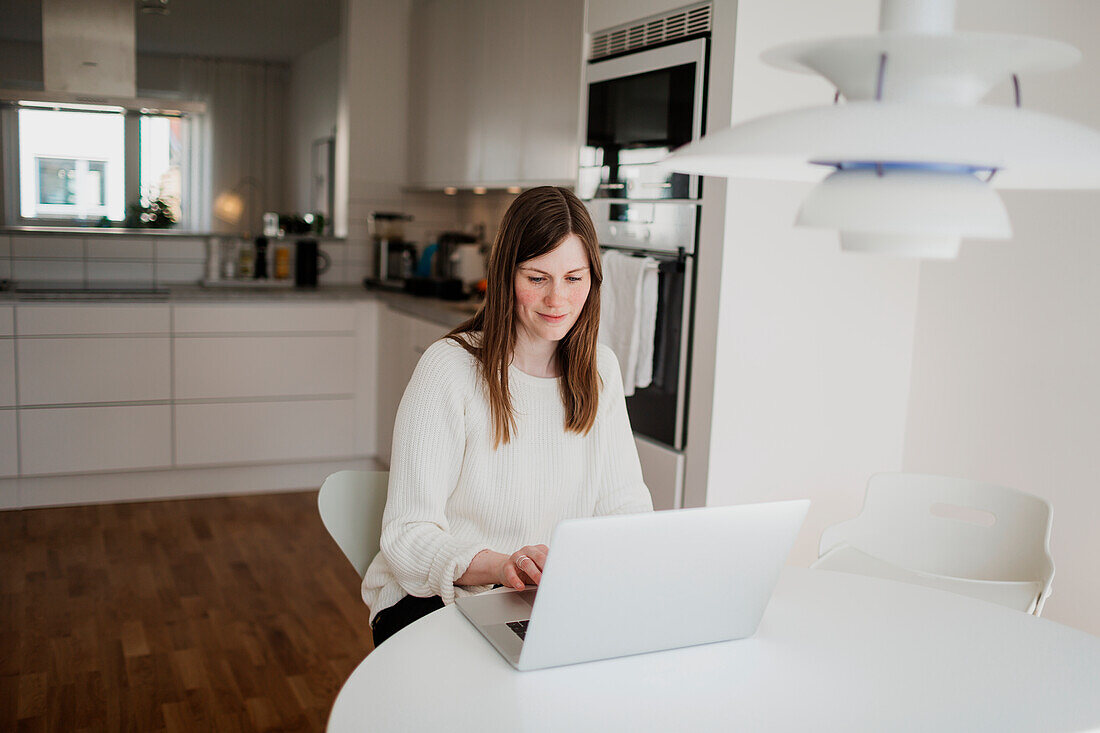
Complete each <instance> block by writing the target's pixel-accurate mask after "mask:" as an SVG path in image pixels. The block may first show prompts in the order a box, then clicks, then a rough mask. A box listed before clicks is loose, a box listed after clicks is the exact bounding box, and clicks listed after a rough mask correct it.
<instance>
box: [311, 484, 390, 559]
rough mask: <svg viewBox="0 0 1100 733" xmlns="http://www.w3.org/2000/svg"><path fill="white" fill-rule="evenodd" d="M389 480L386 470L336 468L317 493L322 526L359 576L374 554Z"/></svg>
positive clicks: (380, 528) (380, 532) (376, 548)
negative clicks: (339, 469) (340, 469)
mask: <svg viewBox="0 0 1100 733" xmlns="http://www.w3.org/2000/svg"><path fill="white" fill-rule="evenodd" d="M389 480H390V474H389V473H388V472H386V471H337V472H336V473H334V474H332V475H331V476H329V477H328V478H326V479H325V482H324V483H323V484H321V490H320V492H318V494H317V508H318V509H319V510H320V512H321V521H322V522H324V524H325V529H327V530H328V533H329V534H330V535H332V539H334V540H336V544H337V545H339V546H340V549H341V550H343V552H344V554H345V555H347V558H348V560H350V561H351V564H352V565H353V566H355V571H356V572H357V573H359V577H363V574H364V573H366V572H367V566H368V565H370V562H371V560H373V559H374V556H375V555H377V554H378V543H379V540H380V538H381V536H382V511H383V510H384V509H385V508H386V489H387V487H388V485H389Z"/></svg>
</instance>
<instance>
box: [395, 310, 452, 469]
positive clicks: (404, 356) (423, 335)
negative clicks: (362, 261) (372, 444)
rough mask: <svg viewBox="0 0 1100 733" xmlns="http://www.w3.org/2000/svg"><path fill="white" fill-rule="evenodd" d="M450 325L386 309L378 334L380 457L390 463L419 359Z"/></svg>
mask: <svg viewBox="0 0 1100 733" xmlns="http://www.w3.org/2000/svg"><path fill="white" fill-rule="evenodd" d="M449 330H450V329H449V328H447V327H446V326H442V325H440V324H438V323H435V322H433V321H427V320H424V319H422V318H416V317H415V316H410V315H407V314H405V313H401V312H398V311H395V310H384V311H383V312H382V314H381V316H380V322H379V326H378V335H379V341H380V348H379V350H378V428H377V430H378V459H379V460H381V461H383V462H384V463H386V464H389V461H390V454H391V453H392V451H393V423H394V420H395V419H396V418H397V409H398V407H399V406H400V404H401V397H402V396H403V395H404V394H405V387H407V386H408V384H409V379H410V378H411V377H412V373H413V371H414V370H415V369H416V363H417V362H418V361H420V357H421V356H422V355H423V354H424V352H425V351H427V349H428V347H429V346H431V345H432V344H433V343H434V342H436V341H438V340H439V339H440V338H442V337H443V335H444V334H446V333H447V331H449Z"/></svg>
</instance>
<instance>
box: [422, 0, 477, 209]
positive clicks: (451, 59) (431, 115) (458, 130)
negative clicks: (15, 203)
mask: <svg viewBox="0 0 1100 733" xmlns="http://www.w3.org/2000/svg"><path fill="white" fill-rule="evenodd" d="M480 21H481V0H470V1H469V2H456V0H421V1H420V2H416V3H414V5H413V9H412V33H413V42H412V44H411V46H412V48H413V55H412V59H411V60H410V64H409V71H410V77H411V80H410V81H411V83H412V85H413V87H412V90H411V95H412V96H411V104H410V112H411V115H410V117H411V119H410V158H409V162H410V167H411V169H412V170H411V173H412V177H413V179H414V182H415V183H417V184H420V185H423V186H427V187H433V188H441V187H443V186H454V185H460V184H461V183H462V182H463V181H472V180H475V179H477V178H479V176H480V171H479V168H480V164H481V150H480V142H481V135H480V134H479V131H478V119H477V117H478V106H477V100H476V99H475V98H474V89H473V80H474V79H476V78H477V75H478V73H479V72H480V65H481V56H482V54H483V53H484V52H483V50H482V48H481V47H482V45H483V44H481V43H478V40H479V38H480V36H481V35H482V31H481V27H482V24H481V22H480ZM471 36H472V37H471Z"/></svg>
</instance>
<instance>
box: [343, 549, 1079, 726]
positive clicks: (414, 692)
mask: <svg viewBox="0 0 1100 733" xmlns="http://www.w3.org/2000/svg"><path fill="white" fill-rule="evenodd" d="M328 729H329V731H333V732H338V733H343V732H344V731H356V730H370V731H412V730H416V731H431V730H437V731H452V730H471V731H527V730H531V731H536V730H537V731H586V730H591V731H608V730H630V731H638V730H653V731H677V730H683V731H700V730H722V731H733V730H738V731H740V730H744V731H809V730H813V731H846V732H850V731H931V730H938V731H944V730H951V731H983V730H987V731H999V732H1004V731H1044V733H1045V732H1048V731H1084V730H1100V638H1098V637H1095V636H1091V635H1089V634H1086V633H1084V632H1081V631H1077V630H1074V629H1071V628H1068V627H1066V626H1062V625H1059V624H1056V623H1054V622H1051V621H1048V620H1045V619H1041V618H1036V617H1034V616H1030V615H1027V614H1024V613H1021V612H1019V611H1013V610H1011V609H1008V608H1004V607H1001V606H995V605H992V604H989V603H985V602H983V601H978V600H975V599H972V598H967V597H964V596H958V595H954V594H951V593H946V592H943V591H938V590H933V589H930V588H923V587H918V586H912V585H906V584H903V583H898V582H894V581H889V580H879V579H875V578H869V577H864V576H859V575H849V574H846V573H837V572H829V571H820V570H805V569H800V568H786V569H784V571H783V575H782V577H781V580H780V582H779V585H778V586H777V588H776V591H775V594H774V596H773V597H772V600H771V603H770V605H769V606H768V610H767V611H766V613H765V614H764V619H763V621H762V622H761V624H760V628H759V629H758V630H757V632H756V634H755V635H754V636H753V637H751V638H749V639H742V640H740V641H730V642H721V643H718V644H707V645H703V646H697V647H690V648H687V649H677V650H673V651H667V652H657V653H654V654H642V655H637V656H633V657H624V658H620V659H610V660H605V661H601V662H590V663H587V664H578V665H573V666H569V667H558V668H554V669H545V670H537V671H532V672H517V671H515V670H514V669H512V667H511V666H509V665H508V663H507V662H505V661H504V660H503V659H502V658H501V657H500V655H498V654H497V652H496V650H495V649H493V648H492V647H491V646H490V645H489V644H488V642H486V641H485V640H484V639H483V638H482V637H481V635H480V634H479V633H478V632H477V630H476V629H474V627H473V626H471V625H470V624H469V622H467V621H466V619H465V618H463V617H462V615H461V613H459V611H458V610H457V609H456V608H454V607H453V606H448V607H446V608H444V609H442V610H440V611H437V612H435V613H433V614H431V615H429V616H427V617H425V618H423V619H421V620H420V621H417V622H416V623H415V624H412V625H411V626H409V627H408V628H406V629H404V630H402V631H401V632H400V633H398V634H396V635H395V636H393V637H392V638H391V639H390V640H389V641H387V642H386V643H385V644H383V645H382V646H380V647H379V648H378V649H377V650H375V651H374V652H372V653H371V654H370V655H369V656H368V657H367V658H366V659H364V660H363V662H362V663H361V664H360V665H359V666H358V667H357V668H356V669H355V671H354V672H353V673H352V675H351V677H349V678H348V680H347V682H346V683H345V684H344V687H343V689H342V690H341V691H340V694H339V695H338V696H337V698H336V702H335V704H334V705H333V709H332V714H331V716H330V718H329V723H328Z"/></svg>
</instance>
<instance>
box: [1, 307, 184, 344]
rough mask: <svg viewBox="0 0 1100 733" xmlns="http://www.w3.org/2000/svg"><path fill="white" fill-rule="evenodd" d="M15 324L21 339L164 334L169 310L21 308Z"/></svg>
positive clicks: (168, 326)
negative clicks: (33, 337)
mask: <svg viewBox="0 0 1100 733" xmlns="http://www.w3.org/2000/svg"><path fill="white" fill-rule="evenodd" d="M15 321H16V324H17V327H16V328H17V332H18V333H19V335H20V336H21V337H22V336H77V335H83V336H110V335H116V334H128V335H140V334H150V335H167V334H168V333H169V331H170V329H171V315H170V313H169V307H168V306H167V305H161V304H150V303H143V304H141V305H133V304H126V305H67V304H64V305H63V304H58V305H20V306H19V308H18V310H17V312H16V314H15Z"/></svg>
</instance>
